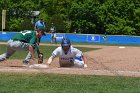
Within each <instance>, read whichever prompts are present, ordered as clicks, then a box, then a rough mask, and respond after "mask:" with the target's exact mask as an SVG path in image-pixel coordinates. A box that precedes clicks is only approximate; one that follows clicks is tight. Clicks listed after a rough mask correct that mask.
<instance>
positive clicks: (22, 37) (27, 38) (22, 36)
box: [12, 30, 38, 47]
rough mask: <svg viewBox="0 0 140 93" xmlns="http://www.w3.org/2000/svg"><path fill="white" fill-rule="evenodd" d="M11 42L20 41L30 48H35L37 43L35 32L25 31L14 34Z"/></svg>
mask: <svg viewBox="0 0 140 93" xmlns="http://www.w3.org/2000/svg"><path fill="white" fill-rule="evenodd" d="M12 40H14V41H22V42H24V43H29V44H30V45H32V46H34V47H35V46H36V43H37V41H38V37H37V36H36V32H35V31H30V30H25V31H22V32H19V33H18V34H16V35H15V36H14V37H13V38H12Z"/></svg>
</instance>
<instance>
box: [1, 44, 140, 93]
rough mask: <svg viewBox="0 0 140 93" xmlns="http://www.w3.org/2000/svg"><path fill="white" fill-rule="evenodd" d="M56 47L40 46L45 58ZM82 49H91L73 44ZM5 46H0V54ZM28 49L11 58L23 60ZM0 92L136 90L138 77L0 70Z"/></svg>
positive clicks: (136, 92) (116, 92)
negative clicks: (6, 71) (7, 71)
mask: <svg viewBox="0 0 140 93" xmlns="http://www.w3.org/2000/svg"><path fill="white" fill-rule="evenodd" d="M55 48H56V46H41V48H40V49H41V52H43V53H44V56H45V57H49V56H50V55H51V52H52V51H53V50H54V49H55ZM77 48H78V49H80V50H82V51H83V52H86V51H91V50H96V49H94V48H81V47H77ZM5 51H6V45H0V53H3V52H5ZM27 53H28V52H27V51H26V52H24V51H22V52H16V53H15V54H14V55H13V56H12V57H11V59H15V58H16V59H23V58H24V57H25V56H26V54H27ZM0 93H140V78H138V77H112V76H95V75H58V74H46V73H28V74H27V73H26V74H25V73H10V72H9V73H5V72H0Z"/></svg>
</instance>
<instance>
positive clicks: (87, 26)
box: [0, 0, 140, 35]
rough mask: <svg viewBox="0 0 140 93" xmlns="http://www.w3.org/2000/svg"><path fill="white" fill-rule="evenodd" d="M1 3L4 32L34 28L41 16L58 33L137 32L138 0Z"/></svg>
mask: <svg viewBox="0 0 140 93" xmlns="http://www.w3.org/2000/svg"><path fill="white" fill-rule="evenodd" d="M0 5H1V6H0V12H1V13H2V10H4V9H5V10H6V11H7V16H6V29H5V30H6V31H21V30H25V29H29V30H33V24H34V22H36V21H37V20H38V18H40V17H41V18H43V19H44V21H45V23H46V28H48V29H49V27H50V25H51V23H52V22H53V23H54V24H55V25H56V27H57V32H60V33H73V32H76V33H83V34H110V35H140V0H0ZM33 11H40V14H39V15H38V16H33V14H32V12H33ZM0 17H2V16H0ZM32 18H34V19H35V20H34V21H31V19H32ZM0 21H1V18H0ZM0 25H1V22H0ZM0 29H1V27H0Z"/></svg>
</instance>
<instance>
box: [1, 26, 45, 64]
mask: <svg viewBox="0 0 140 93" xmlns="http://www.w3.org/2000/svg"><path fill="white" fill-rule="evenodd" d="M43 35H45V32H44V28H42V27H39V28H38V29H37V30H36V31H29V30H25V31H22V32H20V33H18V34H16V35H15V36H14V37H13V38H11V39H10V40H9V41H8V44H7V51H6V52H5V53H3V54H1V55H0V62H1V61H4V60H6V59H8V58H9V57H10V56H12V55H13V54H14V53H15V52H16V51H19V50H25V51H26V50H28V51H29V52H30V54H31V57H32V60H33V61H35V58H34V49H35V48H36V47H37V42H38V39H39V38H41V37H42V36H43Z"/></svg>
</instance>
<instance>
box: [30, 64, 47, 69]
mask: <svg viewBox="0 0 140 93" xmlns="http://www.w3.org/2000/svg"><path fill="white" fill-rule="evenodd" d="M29 68H35V69H40V68H48V65H45V64H33V65H30V66H29Z"/></svg>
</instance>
